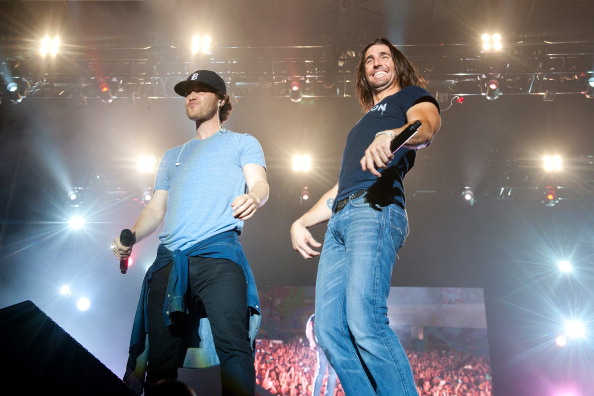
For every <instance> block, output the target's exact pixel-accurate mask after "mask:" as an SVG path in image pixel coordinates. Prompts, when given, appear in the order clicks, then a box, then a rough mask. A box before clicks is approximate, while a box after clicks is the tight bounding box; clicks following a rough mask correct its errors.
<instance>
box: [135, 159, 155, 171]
mask: <svg viewBox="0 0 594 396" xmlns="http://www.w3.org/2000/svg"><path fill="white" fill-rule="evenodd" d="M136 169H137V170H138V172H140V173H154V172H155V170H156V169H157V159H156V158H155V157H150V156H145V157H138V159H137V160H136Z"/></svg>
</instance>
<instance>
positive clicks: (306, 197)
mask: <svg viewBox="0 0 594 396" xmlns="http://www.w3.org/2000/svg"><path fill="white" fill-rule="evenodd" d="M309 197H310V195H309V188H307V187H303V190H301V203H303V202H307V201H309Z"/></svg>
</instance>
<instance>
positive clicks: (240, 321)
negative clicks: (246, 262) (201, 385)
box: [145, 257, 255, 396]
mask: <svg viewBox="0 0 594 396" xmlns="http://www.w3.org/2000/svg"><path fill="white" fill-rule="evenodd" d="M172 266H173V264H172V263H169V264H168V265H167V266H166V267H164V268H163V269H161V270H159V271H157V272H155V274H154V276H153V279H152V281H151V284H150V288H149V297H148V321H149V322H148V329H149V333H148V336H149V356H148V367H147V379H146V384H145V388H146V389H148V388H149V387H150V386H152V385H153V384H155V383H156V382H157V381H159V380H160V379H165V378H167V379H176V378H177V368H178V367H179V366H180V365H181V363H182V362H183V358H184V355H185V349H186V345H185V344H184V339H185V338H186V337H182V336H183V334H182V333H180V332H178V331H177V329H176V327H175V325H173V326H170V327H169V328H168V327H166V326H165V324H164V322H163V317H162V309H163V302H164V299H165V293H166V291H167V282H168V280H169V273H170V271H171V268H172ZM189 272H190V273H189V277H190V278H189V282H188V283H189V286H190V290H191V294H190V295H191V298H190V299H189V300H188V301H187V302H188V308H189V309H190V311H191V313H193V314H196V313H197V312H198V313H199V312H202V313H203V312H206V314H207V316H208V319H209V321H210V325H211V329H212V335H213V338H214V344H215V347H216V351H217V355H218V357H219V361H220V363H221V384H222V390H223V396H227V395H229V396H231V395H233V396H235V395H242V396H243V395H250V396H251V395H254V394H255V370H254V360H253V355H252V349H251V346H250V341H249V336H248V323H249V322H248V311H247V284H246V279H245V275H244V273H243V270H242V269H241V267H240V266H239V265H238V264H236V263H234V262H232V261H229V260H225V259H217V258H206V257H190V262H189Z"/></svg>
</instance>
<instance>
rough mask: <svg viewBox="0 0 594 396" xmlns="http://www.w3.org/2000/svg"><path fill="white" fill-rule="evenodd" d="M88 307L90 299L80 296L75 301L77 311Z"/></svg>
mask: <svg viewBox="0 0 594 396" xmlns="http://www.w3.org/2000/svg"><path fill="white" fill-rule="evenodd" d="M90 307H91V301H89V299H88V298H86V297H81V298H79V299H78V301H77V302H76V308H78V310H79V311H86V310H88V309H89V308H90Z"/></svg>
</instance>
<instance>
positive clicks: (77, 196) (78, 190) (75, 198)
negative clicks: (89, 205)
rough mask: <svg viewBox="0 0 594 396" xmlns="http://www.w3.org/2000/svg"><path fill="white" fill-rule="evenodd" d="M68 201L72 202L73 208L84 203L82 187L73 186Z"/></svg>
mask: <svg viewBox="0 0 594 396" xmlns="http://www.w3.org/2000/svg"><path fill="white" fill-rule="evenodd" d="M68 203H70V206H72V207H73V208H77V207H79V206H80V205H81V204H82V203H83V188H82V187H73V188H72V189H71V190H70V191H68Z"/></svg>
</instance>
